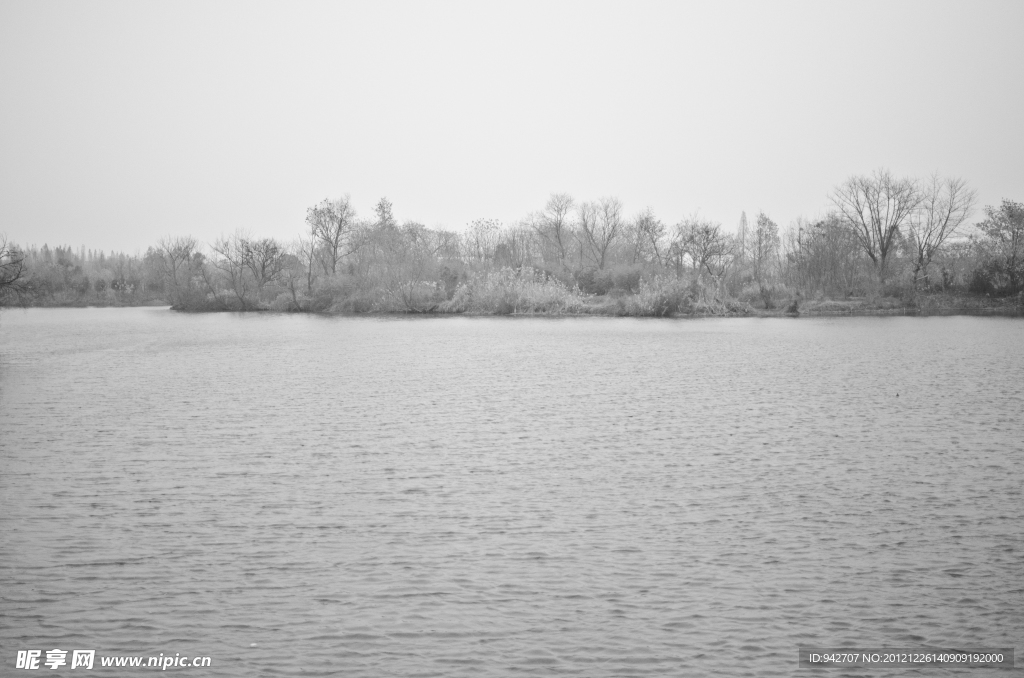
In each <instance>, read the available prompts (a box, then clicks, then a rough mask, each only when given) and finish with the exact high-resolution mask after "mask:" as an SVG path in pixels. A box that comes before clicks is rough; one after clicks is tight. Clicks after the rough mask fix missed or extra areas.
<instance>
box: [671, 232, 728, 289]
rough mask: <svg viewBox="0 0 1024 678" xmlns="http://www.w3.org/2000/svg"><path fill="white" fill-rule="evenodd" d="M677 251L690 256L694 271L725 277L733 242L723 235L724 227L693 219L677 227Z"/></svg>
mask: <svg viewBox="0 0 1024 678" xmlns="http://www.w3.org/2000/svg"><path fill="white" fill-rule="evenodd" d="M676 233H677V236H676V237H677V242H678V245H677V249H678V250H679V251H681V252H684V253H685V254H687V255H689V258H690V261H691V262H692V264H693V268H694V270H696V271H697V273H698V274H700V273H701V272H702V271H706V272H707V273H708V274H709V275H711V276H714V277H720V276H722V275H724V273H725V269H726V267H727V266H728V264H729V258H730V256H731V254H732V242H731V241H730V239H729V237H728V236H727V235H725V234H724V233H722V225H721V224H715V223H712V222H710V221H707V220H703V219H698V218H697V217H692V218H690V219H687V220H685V221H683V222H681V223H680V224H679V225H677V226H676Z"/></svg>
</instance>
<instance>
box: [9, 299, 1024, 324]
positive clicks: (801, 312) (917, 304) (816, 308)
mask: <svg viewBox="0 0 1024 678" xmlns="http://www.w3.org/2000/svg"><path fill="white" fill-rule="evenodd" d="M621 299H622V297H610V296H602V297H593V298H591V299H588V300H587V301H588V302H589V303H587V305H586V306H585V307H584V308H582V309H579V310H553V311H535V310H517V309H515V308H513V309H510V310H509V311H508V312H504V313H499V312H492V313H487V312H479V311H438V310H434V309H429V310H414V309H410V310H407V311H394V310H387V311H384V310H381V311H376V310H370V311H359V312H354V311H330V310H327V311H311V310H305V309H295V310H275V309H269V308H254V309H248V310H244V311H243V310H238V309H227V308H202V309H188V308H176V307H175V306H173V305H172V304H169V303H167V302H166V301H162V300H149V301H146V302H142V303H138V304H130V303H129V304H125V303H106V304H102V303H100V304H97V303H88V302H71V303H64V304H45V305H44V304H35V305H24V306H22V305H18V304H13V305H4V306H2V307H0V308H4V309H16V308H24V309H27V308H157V307H165V306H166V307H169V308H170V310H172V311H176V312H179V313H197V314H201V313H280V314H293V313H295V314H308V315H319V316H328V317H363V316H377V317H384V316H394V317H403V318H408V317H418V316H420V317H435V318H438V317H454V316H464V317H521V318H536V317H540V318H543V317H551V318H571V317H584V318H585V317H605V318H677V319H689V318H693V319H699V318H836V317H871V316H878V317H883V316H921V317H930V316H957V315H960V316H996V317H1008V318H1017V317H1024V303H1022V302H1024V299H1017V298H1014V297H1004V298H997V299H993V298H986V297H974V296H968V295H928V296H922V297H920V298H918V299H907V300H903V299H898V298H889V297H883V298H876V299H868V298H851V299H845V300H835V299H823V300H817V301H808V302H804V303H798V304H797V308H796V310H795V311H794V310H792V309H793V304H792V303H790V304H789V305H780V307H778V308H774V309H765V308H757V307H755V306H752V305H750V304H747V303H743V302H734V301H730V302H727V303H724V304H720V305H710V304H709V305H704V308H702V309H700V310H697V309H694V310H692V311H676V312H673V313H666V314H662V315H658V314H638V313H630V312H628V311H627V310H626V308H625V306H624V305H623V304H622V303H621V302H620V300H621Z"/></svg>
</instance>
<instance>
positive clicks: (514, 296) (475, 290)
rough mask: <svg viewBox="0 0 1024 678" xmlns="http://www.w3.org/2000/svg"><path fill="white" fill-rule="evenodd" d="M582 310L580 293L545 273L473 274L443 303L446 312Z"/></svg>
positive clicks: (441, 308) (502, 271)
mask: <svg viewBox="0 0 1024 678" xmlns="http://www.w3.org/2000/svg"><path fill="white" fill-rule="evenodd" d="M582 307H583V300H582V298H581V297H580V295H579V293H578V292H577V291H575V290H570V289H569V288H567V287H566V286H565V285H563V284H562V283H561V282H559V281H558V280H555V279H553V278H550V277H548V276H546V275H545V274H544V272H542V271H535V270H534V269H532V268H528V267H524V268H522V269H520V270H518V271H516V270H513V269H511V268H502V269H500V270H498V271H493V272H491V273H490V274H489V275H481V274H473V275H472V276H469V277H468V278H467V279H466V280H465V281H464V282H462V283H460V284H459V286H458V289H456V290H455V293H454V294H453V295H452V298H451V299H449V300H447V301H444V302H442V303H441V304H440V305H439V306H438V310H439V311H442V312H444V313H466V312H469V313H492V314H495V315H509V314H512V313H566V312H573V311H577V310H579V309H581V308H582Z"/></svg>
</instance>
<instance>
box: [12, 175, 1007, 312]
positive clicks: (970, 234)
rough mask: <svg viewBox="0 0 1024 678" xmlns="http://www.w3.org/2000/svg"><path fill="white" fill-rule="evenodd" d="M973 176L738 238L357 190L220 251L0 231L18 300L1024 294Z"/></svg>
mask: <svg viewBox="0 0 1024 678" xmlns="http://www.w3.org/2000/svg"><path fill="white" fill-rule="evenodd" d="M976 201H977V198H976V193H975V191H974V190H972V189H971V188H970V187H969V186H968V185H967V183H966V182H965V181H963V180H962V179H956V178H943V177H939V176H937V175H936V176H932V177H929V178H927V179H925V180H916V179H911V178H899V177H896V176H894V175H893V174H892V173H890V172H888V171H886V170H878V171H876V172H874V173H872V174H870V175H864V176H854V177H851V178H850V179H848V180H847V181H845V182H844V183H842V184H840V185H839V186H837V187H835V189H834V190H833V191H832V192H831V194H830V195H829V209H828V211H827V212H826V213H825V214H824V216H822V217H821V218H818V219H815V220H808V219H803V218H800V219H797V220H796V221H795V222H794V223H792V224H791V225H790V226H789V227H788V228H786V229H785V230H783V229H780V227H779V226H778V225H777V224H776V223H775V222H774V221H773V220H772V219H771V217H770V216H769V215H767V214H765V213H763V212H761V213H758V214H757V215H755V216H754V217H753V219H751V220H749V221H748V219H747V216H746V214H745V213H744V214H743V215H742V216H741V218H740V223H739V227H738V229H737V230H736V232H734V233H732V232H727V231H726V230H725V229H724V228H723V226H722V224H720V223H716V222H713V221H710V220H708V219H704V218H701V217H699V216H696V215H695V216H692V217H689V218H686V219H683V220H681V221H679V222H678V223H676V224H674V225H669V224H666V223H664V222H663V221H662V220H661V219H659V218H658V217H657V216H656V215H655V214H654V212H653V211H652V210H650V209H644V210H641V211H640V212H637V213H635V214H632V215H627V214H626V211H625V208H624V206H623V204H622V202H621V201H619V200H618V199H616V198H612V197H607V198H601V199H598V200H589V201H581V200H577V199H575V198H574V197H572V196H570V195H567V194H562V193H559V194H554V195H552V196H550V199H549V200H548V201H547V203H546V204H545V205H544V207H543V208H542V209H541V210H538V211H537V212H535V213H532V214H530V215H528V216H527V217H525V218H524V219H522V220H520V221H518V222H517V223H514V224H511V225H502V224H500V223H499V222H497V221H494V220H488V219H479V220H476V221H474V222H472V223H471V224H469V225H468V227H467V228H466V229H465V230H464V231H462V232H456V231H450V230H444V229H431V228H427V227H426V226H424V225H422V224H420V223H417V222H414V221H406V222H403V223H401V224H400V223H399V222H398V221H397V220H396V219H395V217H394V215H393V210H392V205H391V203H390V202H389V201H388V200H387V199H386V198H384V199H381V200H380V201H379V202H378V203H377V205H376V206H375V208H374V211H373V214H371V215H370V216H369V217H368V218H360V217H359V215H358V214H357V213H356V210H355V209H354V208H353V206H352V202H351V200H350V198H349V197H348V196H343V197H340V198H335V199H325V200H324V201H322V202H321V203H319V204H317V205H314V206H312V207H310V208H309V209H308V210H307V213H306V220H305V229H304V230H303V232H302V233H301V234H300V235H299V237H298V238H297V239H296V240H295V241H294V242H290V243H283V242H280V241H278V240H275V239H273V238H261V237H256V236H253V235H252V234H249V233H247V232H245V231H237V232H235V233H233V234H231V235H227V236H223V237H221V238H219V239H217V240H216V241H214V242H212V243H208V244H203V243H200V242H199V241H198V240H196V239H195V238H192V237H188V236H184V237H171V238H165V239H163V240H161V241H160V242H158V243H157V244H156V245H154V246H152V247H150V248H149V249H148V250H147V251H146V253H145V254H143V255H138V256H128V255H125V254H118V253H109V254H107V253H102V252H99V253H97V252H89V251H85V250H79V251H74V250H72V249H70V248H66V247H57V248H54V249H50V248H49V247H47V246H45V245H44V246H43V247H42V248H38V249H37V248H30V249H22V248H18V247H16V246H14V245H13V244H11V243H9V242H7V241H6V240H2V241H0V294H3V300H4V302H5V303H8V304H10V303H16V302H20V303H23V304H36V305H61V304H89V303H110V304H141V303H157V302H165V303H169V304H171V305H172V306H174V307H175V308H177V309H181V310H197V311H206V310H210V311H212V310H239V311H248V310H264V309H269V310H277V311H312V312H357V313H358V312H374V311H376V312H389V311H390V312H466V311H469V312H482V313H514V312H595V311H596V312H621V313H626V314H635V315H669V314H672V313H679V312H709V313H714V312H729V311H734V310H736V309H737V308H742V307H754V308H764V309H773V308H777V307H779V306H780V305H787V306H789V305H792V306H794V307H795V306H796V304H797V303H798V302H799V301H800V300H809V299H822V298H829V299H845V298H850V297H871V296H880V295H881V296H897V297H908V296H911V297H913V296H916V295H921V294H933V293H956V294H974V295H988V296H990V297H998V296H1012V295H1022V291H1024V205H1022V204H1021V203H1017V202H1013V201H1009V200H1004V201H1003V202H1002V204H1001V205H1000V206H998V207H993V206H987V207H985V208H984V210H983V212H982V215H983V218H981V219H980V220H979V221H977V222H975V223H974V224H971V223H969V222H970V220H971V218H972V217H973V216H974V212H975V209H976Z"/></svg>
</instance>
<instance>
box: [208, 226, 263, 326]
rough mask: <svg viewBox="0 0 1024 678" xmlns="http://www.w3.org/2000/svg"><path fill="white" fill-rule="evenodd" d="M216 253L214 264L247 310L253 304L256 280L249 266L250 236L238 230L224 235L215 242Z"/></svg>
mask: <svg viewBox="0 0 1024 678" xmlns="http://www.w3.org/2000/svg"><path fill="white" fill-rule="evenodd" d="M213 251H214V253H215V254H216V257H215V259H214V263H213V265H214V266H216V267H217V269H218V270H220V271H221V272H222V273H223V274H224V277H225V279H226V280H227V283H228V286H229V287H230V288H231V291H232V293H234V295H235V298H237V299H238V303H239V304H241V307H242V310H243V311H247V310H249V307H250V306H251V305H252V304H253V302H254V299H253V293H254V292H255V289H256V282H255V280H254V279H253V277H252V271H251V270H250V269H249V266H248V261H247V260H248V257H249V237H248V236H247V235H246V234H245V233H243V232H241V231H236V232H235V233H234V235H230V236H227V237H222V238H220V239H219V240H217V242H215V243H214V244H213Z"/></svg>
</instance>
